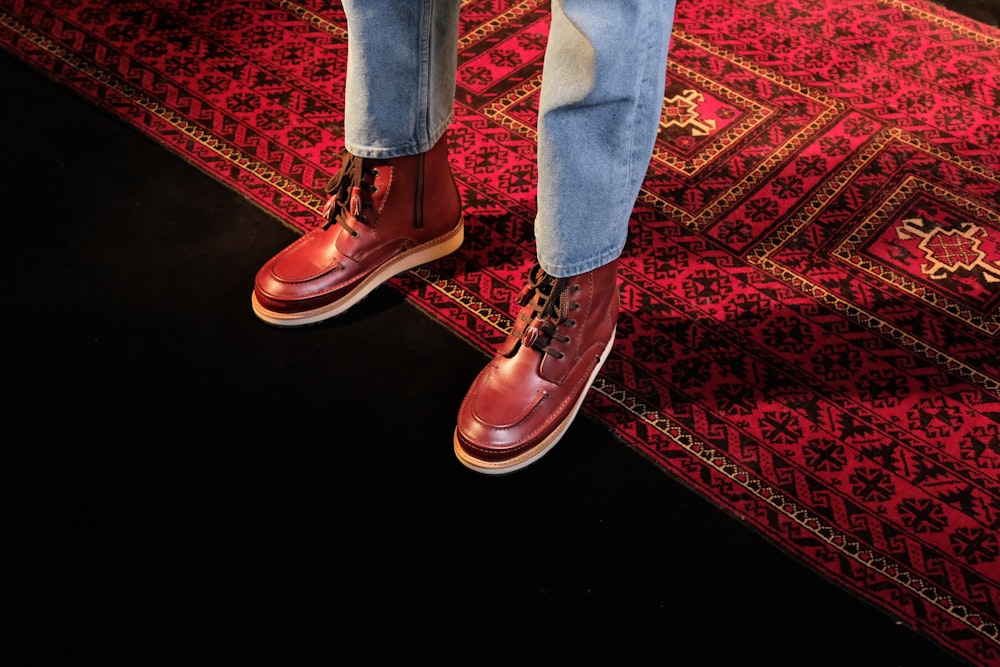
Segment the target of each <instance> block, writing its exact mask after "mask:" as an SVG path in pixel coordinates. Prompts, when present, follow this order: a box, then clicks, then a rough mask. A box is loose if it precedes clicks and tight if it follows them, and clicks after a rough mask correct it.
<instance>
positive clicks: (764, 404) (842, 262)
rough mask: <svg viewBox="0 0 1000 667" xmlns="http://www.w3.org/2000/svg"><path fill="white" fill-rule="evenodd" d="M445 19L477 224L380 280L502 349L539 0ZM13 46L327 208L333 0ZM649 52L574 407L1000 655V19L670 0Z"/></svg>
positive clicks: (137, 9)
mask: <svg viewBox="0 0 1000 667" xmlns="http://www.w3.org/2000/svg"><path fill="white" fill-rule="evenodd" d="M460 21H461V23H460V29H459V40H460V42H459V63H458V65H459V68H458V81H457V89H456V103H455V109H454V122H453V124H452V127H451V131H450V133H449V138H448V141H449V147H450V150H451V159H452V164H453V167H454V169H455V173H456V178H457V180H458V185H459V189H460V191H461V195H462V197H463V202H464V206H465V211H466V221H467V227H466V240H465V242H464V244H463V246H462V248H461V249H460V250H459V251H457V252H455V253H454V254H452V255H449V256H448V257H445V258H442V259H440V260H438V261H436V262H433V263H431V264H429V265H426V266H423V267H420V268H417V269H414V270H413V271H410V272H408V273H405V274H402V275H400V276H397V277H395V278H394V279H393V280H392V281H390V283H389V285H390V287H391V288H392V289H395V290H397V291H399V292H400V293H401V294H402V295H404V296H405V298H406V299H407V301H408V302H409V303H411V304H412V305H414V306H415V307H417V308H419V309H420V310H421V311H422V312H424V313H425V314H426V315H427V316H428V317H429V318H432V319H434V320H435V321H438V322H440V323H441V324H442V325H443V326H446V327H448V328H449V329H451V330H453V331H454V332H456V333H457V334H458V335H460V336H461V337H463V338H464V339H466V340H469V341H470V342H471V343H472V344H473V345H474V346H476V347H477V348H478V349H480V350H482V351H483V353H484V355H487V354H491V353H492V352H493V350H494V349H495V347H496V346H497V345H498V344H499V343H500V341H502V340H503V338H504V337H505V335H506V332H507V331H508V329H509V328H510V326H511V321H510V316H511V313H512V310H513V309H512V303H513V301H514V299H515V298H516V295H517V293H518V291H519V290H520V287H521V285H522V284H523V279H524V273H525V271H526V269H527V267H528V266H529V265H530V263H531V262H532V260H533V256H534V239H533V229H532V222H533V218H534V206H535V194H536V189H535V187H536V182H537V172H536V169H535V151H536V139H537V136H536V134H535V124H536V119H537V109H538V92H539V89H540V85H541V63H542V54H543V53H544V48H545V44H546V40H547V36H548V26H549V5H548V3H547V2H545V1H543V0H464V1H463V2H462V14H461V19H460ZM0 46H2V47H3V48H4V49H5V50H7V51H8V52H10V53H11V54H12V55H14V56H16V57H18V58H20V59H21V60H23V61H24V62H26V63H28V64H30V65H31V66H33V67H35V68H37V69H38V70H39V71H41V72H44V73H45V74H46V75H48V76H50V77H51V78H52V79H53V80H55V81H58V82H59V83H61V84H62V85H64V86H66V87H67V88H69V89H71V90H74V91H75V92H76V93H78V94H79V95H80V96H82V97H83V98H85V99H87V100H89V101H91V102H92V103H93V104H95V105H97V106H99V107H100V108H102V109H105V110H106V111H108V112H109V113H111V114H114V115H115V116H116V117H118V118H120V119H121V120H122V121H123V122H125V123H127V124H129V125H131V126H132V127H134V128H135V129H137V130H139V131H141V132H143V133H145V134H146V135H147V136H149V137H151V138H153V139H154V140H156V141H158V142H160V143H161V144H162V145H164V146H165V147H167V148H168V149H170V150H172V151H174V152H175V153H176V154H177V155H179V156H181V157H183V158H184V159H185V160H187V161H188V162H190V163H191V164H192V165H193V166H195V167H196V168H198V169H200V170H202V171H203V172H204V173H205V174H207V175H209V176H211V177H213V178H216V179H218V180H219V181H221V182H222V183H225V184H226V185H227V186H229V187H231V188H233V189H234V190H235V191H237V192H239V193H241V194H242V195H243V196H245V197H246V198H247V199H249V200H250V201H252V202H254V203H255V204H256V205H258V206H259V207H261V208H262V209H263V210H265V211H267V212H269V213H270V214H271V215H273V216H274V217H275V218H276V224H279V221H280V224H285V225H287V226H288V227H289V228H291V229H293V230H295V231H297V232H305V231H308V230H309V229H312V228H314V227H315V226H316V225H318V224H319V223H320V217H319V211H320V209H321V208H322V205H323V200H324V197H323V194H322V189H323V186H324V185H325V184H326V182H327V180H328V179H329V178H330V176H331V175H332V173H333V172H334V171H336V169H337V168H338V166H339V164H340V162H339V159H338V155H339V153H340V151H341V150H343V116H342V109H343V106H344V99H343V83H344V70H345V65H346V55H347V32H346V21H345V19H344V15H343V10H342V8H341V6H340V4H339V2H337V1H336V0H302V1H300V2H291V1H290V0H211V1H209V0H146V1H144V2H139V1H132V0H47V1H29V0H2V1H0ZM665 83H666V93H665V96H664V104H663V110H662V113H661V117H660V128H659V134H658V137H657V141H656V145H655V149H654V154H653V159H652V161H651V163H650V167H649V170H648V172H647V175H646V179H645V182H644V184H643V187H642V190H641V192H640V194H639V197H638V200H637V202H636V205H635V208H634V210H633V215H632V225H631V228H630V237H629V240H628V245H627V247H626V250H625V253H624V255H623V257H622V259H621V263H620V285H621V293H622V313H621V318H620V322H619V325H618V336H617V339H616V343H615V346H614V348H613V350H612V351H611V354H610V355H609V358H608V360H607V362H606V364H605V366H604V367H603V369H602V372H601V374H600V375H599V376H598V378H597V379H596V381H595V384H594V390H593V391H592V392H591V393H590V394H589V395H588V398H587V401H586V402H585V404H584V407H583V410H584V411H585V412H586V414H587V415H588V416H589V417H591V418H592V419H595V420H597V421H599V422H600V423H601V424H604V425H606V426H607V427H608V428H609V429H611V430H612V431H613V432H614V433H615V434H616V436H617V437H618V438H619V439H620V440H621V442H622V443H623V444H624V445H625V446H628V447H631V448H632V449H634V450H635V451H636V452H637V453H638V454H640V455H642V456H644V457H645V458H646V459H648V460H649V462H650V464H651V465H654V466H656V467H657V468H658V469H659V470H661V471H662V472H663V473H664V474H666V475H669V476H670V477H671V478H672V479H674V480H676V481H679V482H681V483H683V484H685V485H687V486H689V487H690V488H691V489H693V490H695V491H696V492H698V493H699V494H701V495H703V496H704V497H705V498H707V499H709V500H710V501H712V502H713V503H715V504H716V505H717V506H718V507H719V508H720V509H721V510H724V511H726V512H729V513H731V514H732V515H733V516H736V517H739V518H740V519H741V520H743V521H744V522H746V523H747V524H748V525H750V526H753V527H754V529H756V530H757V531H759V532H760V533H761V534H762V535H764V536H766V537H767V538H768V539H769V540H770V541H772V542H773V543H774V544H776V545H778V546H780V547H781V548H782V549H784V550H786V551H787V552H788V553H789V554H790V555H792V556H794V557H795V558H797V559H798V560H799V561H801V562H802V563H804V564H806V565H807V566H809V567H811V568H812V569H813V570H814V571H815V572H816V573H817V574H819V575H821V576H823V577H826V578H827V579H829V580H830V581H833V582H836V583H837V584H839V585H840V586H842V587H843V588H845V589H846V590H849V591H852V592H853V593H854V594H856V595H857V596H858V597H860V598H862V599H865V600H867V601H869V602H870V603H871V604H873V605H876V606H878V607H880V608H882V609H884V610H885V611H886V612H887V613H890V614H892V615H893V616H894V617H896V618H898V619H899V621H900V622H901V623H905V624H906V625H907V626H909V627H911V628H912V629H913V630H914V631H916V632H919V633H921V634H923V635H925V636H927V637H929V638H931V639H932V640H934V641H935V642H937V643H939V644H940V645H941V646H942V647H944V648H946V649H947V650H949V651H951V652H953V653H954V654H955V655H957V656H960V657H961V658H963V659H965V660H967V661H968V662H970V664H974V665H982V666H987V665H997V664H1000V112H998V109H1000V31H998V30H997V29H995V28H991V27H989V26H985V25H982V24H978V23H976V22H974V21H971V20H968V19H965V18H963V17H960V16H958V15H955V14H953V13H950V12H948V11H946V10H943V9H940V8H938V7H936V6H934V5H931V4H929V3H928V2H926V1H925V0H905V1H903V0H837V1H836V2H834V1H833V0H783V1H782V2H775V1H774V0H739V1H737V0H679V2H678V6H677V15H676V21H675V25H674V33H673V37H672V46H671V54H670V61H669V64H668V69H667V75H666V81H665ZM265 259H267V258H266V257H263V256H262V257H261V261H264V260H265ZM252 278H253V277H252V276H247V280H248V283H247V284H248V292H249V285H250V282H251V281H252ZM248 306H249V304H248ZM664 530H668V528H667V527H665V528H664Z"/></svg>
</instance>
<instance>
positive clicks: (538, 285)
mask: <svg viewBox="0 0 1000 667" xmlns="http://www.w3.org/2000/svg"><path fill="white" fill-rule="evenodd" d="M579 290H580V287H579V285H571V284H570V282H569V279H567V278H554V277H552V276H550V275H548V274H547V273H545V271H543V270H542V268H541V267H540V266H537V265H536V266H535V267H533V268H532V269H531V271H529V272H528V281H527V283H526V284H525V286H524V288H523V289H522V290H521V293H520V294H519V295H518V303H519V304H520V305H521V306H527V307H528V308H527V309H522V311H521V313H520V315H519V317H520V318H521V319H522V321H524V322H525V326H524V329H523V330H522V331H521V344H522V345H525V346H527V347H530V348H532V349H534V350H537V351H538V352H542V353H544V354H550V355H552V356H553V357H555V358H556V359H562V358H563V356H564V355H563V353H562V352H559V351H558V350H553V349H551V348H550V347H549V346H550V345H551V344H552V341H553V340H557V341H559V342H561V343H568V342H569V340H570V337H569V336H567V335H565V334H562V333H560V332H559V327H570V328H572V327H575V326H576V320H573V319H570V317H569V315H570V313H571V312H572V311H574V310H577V309H579V308H580V304H579V302H577V301H573V300H572V295H573V294H574V293H576V292H578V291H579Z"/></svg>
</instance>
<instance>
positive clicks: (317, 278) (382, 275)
mask: <svg viewBox="0 0 1000 667" xmlns="http://www.w3.org/2000/svg"><path fill="white" fill-rule="evenodd" d="M326 191H327V192H328V193H330V195H331V196H330V199H329V201H327V204H326V208H325V210H324V216H325V217H326V218H327V222H326V223H325V224H324V225H323V227H322V228H319V229H315V230H313V231H311V232H309V233H307V234H305V235H304V236H303V237H302V238H300V239H298V240H296V241H295V242H294V243H292V244H291V245H289V246H288V247H287V248H285V249H284V250H282V251H281V252H280V253H278V254H277V255H275V256H274V257H273V258H271V259H270V260H269V261H268V262H267V263H266V264H264V266H263V267H261V269H260V271H258V272H257V278H256V281H255V283H254V290H253V295H252V298H251V302H252V304H253V310H254V312H255V313H256V314H257V316H258V317H260V318H261V319H262V320H264V321H265V322H268V323H270V324H274V325H277V326H285V327H287V326H300V325H303V324H312V323H315V322H320V321H322V320H325V319H327V318H330V317H333V316H335V315H339V314H340V313H343V312H344V311H345V310H347V309H348V308H350V307H351V306H353V305H354V304H356V303H357V302H359V301H361V299H363V298H364V297H365V296H367V295H368V293H369V292H371V291H372V290H373V289H375V288H376V287H378V286H379V285H381V284H382V283H384V282H385V281H387V280H389V279H390V278H392V277H393V276H394V275H396V274H398V273H402V272H403V271H407V270H409V269H412V268H413V267H415V266H419V265H420V264H425V263H427V262H430V261H432V260H435V259H438V258H439V257H444V256H445V255H447V254H449V253H451V252H454V251H455V250H457V249H458V248H459V246H460V245H461V244H462V240H463V237H464V226H463V220H462V205H461V201H460V200H459V195H458V189H457V188H456V187H455V181H454V179H453V177H452V174H451V167H450V165H449V163H448V147H447V144H446V143H445V139H444V138H442V139H441V140H439V141H438V142H437V144H435V146H434V147H433V148H431V149H430V150H429V151H427V152H426V153H421V154H419V155H409V156H406V157H398V158H391V159H385V160H370V159H366V158H365V159H363V158H360V157H357V156H354V155H350V154H347V153H345V154H344V156H343V164H342V166H341V169H340V171H339V172H338V173H337V175H336V176H334V177H333V179H332V180H331V181H330V184H329V185H328V186H327V188H326Z"/></svg>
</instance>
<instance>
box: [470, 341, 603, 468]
mask: <svg viewBox="0 0 1000 667" xmlns="http://www.w3.org/2000/svg"><path fill="white" fill-rule="evenodd" d="M617 331H618V327H615V328H614V329H612V331H611V339H610V340H608V344H607V346H606V347H605V348H604V352H602V353H601V358H600V359H599V360H598V362H597V366H595V367H594V370H593V371H592V372H591V373H590V377H589V378H588V379H587V385H586V386H585V387H584V388H583V391H581V392H580V397H579V398H578V399H576V403H574V404H573V408H572V409H571V410H570V411H569V412H568V413H567V414H566V416H565V417H564V418H563V420H562V421H561V422H559V425H558V426H556V428H555V429H554V430H553V431H552V433H550V434H549V435H548V436H547V437H546V438H545V439H544V440H542V441H541V442H539V443H538V444H537V445H535V446H534V447H532V448H531V449H529V450H527V451H525V452H522V453H521V454H519V455H517V456H515V457H514V458H512V459H508V460H506V461H484V460H482V459H477V458H476V457H474V456H472V455H470V454H469V453H468V452H467V451H465V450H464V449H462V446H461V445H460V444H459V443H458V428H456V429H455V435H454V438H453V442H454V444H455V456H457V457H458V460H459V461H460V462H461V463H462V465H464V466H465V467H466V468H469V469H470V470H475V471H476V472H479V473H483V474H484V475H506V474H508V473H512V472H515V471H517V470H520V469H522V468H525V467H527V466H529V465H531V464H532V463H534V462H535V461H537V460H538V459H540V458H542V457H543V456H545V455H546V454H547V453H548V452H549V450H551V449H552V448H553V447H555V446H556V445H557V444H558V443H559V441H560V440H561V439H562V437H563V435H565V434H566V431H567V430H568V429H569V427H570V425H571V424H572V423H573V420H574V419H576V414H577V413H578V412H579V411H580V406H582V405H583V400H584V399H585V398H586V397H587V394H588V393H589V392H590V387H591V386H592V385H593V384H594V380H596V379H597V374H598V373H600V372H601V368H603V367H604V362H605V361H606V360H607V358H608V355H609V354H611V348H612V347H614V343H615V334H616V333H617Z"/></svg>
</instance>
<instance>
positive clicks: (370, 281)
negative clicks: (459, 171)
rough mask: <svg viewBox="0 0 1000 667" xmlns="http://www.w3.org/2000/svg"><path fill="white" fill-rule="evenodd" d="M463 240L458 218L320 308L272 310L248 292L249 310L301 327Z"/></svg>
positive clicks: (351, 303) (462, 224)
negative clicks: (431, 239) (440, 234)
mask: <svg viewBox="0 0 1000 667" xmlns="http://www.w3.org/2000/svg"><path fill="white" fill-rule="evenodd" d="M464 240H465V221H464V218H463V219H461V220H459V222H458V225H457V226H456V227H455V229H454V230H452V231H451V232H450V233H449V234H448V235H447V236H445V237H438V238H437V239H435V240H434V242H433V243H425V244H424V245H422V246H416V247H414V248H412V249H411V250H409V251H407V252H405V253H403V254H402V255H400V256H399V257H396V258H395V259H393V260H392V261H390V262H386V263H385V264H383V265H382V266H381V267H379V268H378V270H377V271H373V272H372V273H371V274H370V275H369V276H368V277H367V278H365V279H364V280H363V281H361V282H360V283H358V285H357V286H356V287H355V288H354V289H353V290H351V292H349V293H348V294H347V295H345V296H344V297H343V298H341V299H339V300H337V301H334V302H332V303H329V304H327V305H325V306H322V307H320V308H314V309H312V310H304V311H302V312H300V313H276V312H274V311H273V310H268V309H267V308H265V307H264V306H262V305H260V303H259V302H258V301H257V295H256V294H253V293H251V294H250V305H251V306H253V312H254V314H256V315H257V317H259V318H260V319H262V320H264V321H265V322H267V323H268V324H273V325H274V326H276V327H302V326H306V325H308V324H316V323H317V322H322V321H323V320H328V319H330V318H331V317H336V316H337V315H340V314H342V313H344V312H345V311H347V310H348V309H350V308H351V307H352V306H355V305H357V303H358V302H360V301H361V300H362V299H364V298H365V297H366V296H368V295H369V294H370V293H371V292H372V291H373V290H374V289H375V288H377V287H379V286H380V285H381V284H382V283H384V282H386V281H387V280H389V279H390V278H392V277H393V276H395V275H398V274H400V273H403V272H404V271H409V270H410V269H412V268H415V267H417V266H420V265H421V264H427V263H428V262H432V261H434V260H435V259H440V258H441V257H444V256H446V255H450V254H451V253H453V252H455V251H456V250H458V249H459V248H460V247H461V246H462V241H464Z"/></svg>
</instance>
